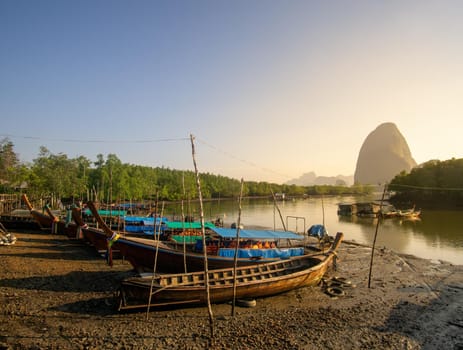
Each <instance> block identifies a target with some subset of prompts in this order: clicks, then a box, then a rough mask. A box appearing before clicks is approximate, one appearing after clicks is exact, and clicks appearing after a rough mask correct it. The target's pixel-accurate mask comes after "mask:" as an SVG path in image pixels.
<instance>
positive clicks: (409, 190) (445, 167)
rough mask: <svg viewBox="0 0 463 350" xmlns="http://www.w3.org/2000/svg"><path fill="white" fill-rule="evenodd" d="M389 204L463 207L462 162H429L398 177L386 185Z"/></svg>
mask: <svg viewBox="0 0 463 350" xmlns="http://www.w3.org/2000/svg"><path fill="white" fill-rule="evenodd" d="M388 188H389V190H390V191H393V193H394V194H393V196H392V197H391V202H393V203H400V204H407V205H410V204H415V205H417V206H419V207H421V208H425V207H426V208H451V207H463V159H455V158H452V159H449V160H446V161H439V160H431V161H428V162H426V163H424V164H422V165H421V166H419V167H416V168H414V169H412V170H411V172H410V173H406V172H402V173H400V174H399V175H397V176H396V177H395V178H394V179H392V181H391V182H390V184H389V186H388Z"/></svg>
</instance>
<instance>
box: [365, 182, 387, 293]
mask: <svg viewBox="0 0 463 350" xmlns="http://www.w3.org/2000/svg"><path fill="white" fill-rule="evenodd" d="M386 191H387V183H386V184H384V190H383V196H382V197H381V202H380V204H379V215H380V214H381V210H382V209H383V201H384V196H385V195H386ZM380 219H381V218H380V217H379V216H378V221H376V230H375V237H374V238H373V246H372V247H371V260H370V272H369V274H368V288H370V283H371V270H372V269H373V256H374V254H375V244H376V237H377V236H378V227H379V220H380Z"/></svg>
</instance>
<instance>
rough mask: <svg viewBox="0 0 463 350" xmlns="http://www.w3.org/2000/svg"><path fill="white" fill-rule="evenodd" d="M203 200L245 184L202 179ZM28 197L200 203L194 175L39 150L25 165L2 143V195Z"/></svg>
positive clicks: (260, 190)
mask: <svg viewBox="0 0 463 350" xmlns="http://www.w3.org/2000/svg"><path fill="white" fill-rule="evenodd" d="M200 179H201V192H202V195H203V198H205V199H214V198H236V197H238V195H239V193H240V188H241V183H240V181H239V180H237V179H232V178H229V177H226V176H222V175H215V174H210V173H201V174H200ZM371 190H372V189H371V187H369V186H361V185H355V186H351V187H348V186H342V185H338V186H328V185H327V186H296V185H285V184H275V183H269V182H255V181H248V182H245V185H244V189H243V191H244V193H243V195H244V196H246V197H258V196H271V194H272V192H273V193H279V192H280V193H285V195H286V196H290V197H291V196H294V197H300V196H306V195H340V194H366V193H370V192H371ZM20 191H25V192H27V193H28V194H29V195H31V196H36V197H42V198H43V197H47V196H55V197H56V198H76V199H82V200H86V199H89V198H91V199H97V200H102V201H105V202H109V201H119V200H144V199H154V198H157V199H160V200H168V201H175V200H181V199H187V198H189V199H194V198H197V197H198V195H197V188H196V180H195V174H194V172H193V171H190V170H176V169H169V168H165V167H147V166H140V165H134V164H127V163H122V162H121V160H120V159H119V158H118V157H117V156H116V155H115V154H108V155H107V156H106V157H105V156H104V155H102V154H98V155H97V157H96V161H93V162H92V161H91V160H89V159H88V158H86V157H84V156H79V157H76V158H69V157H68V156H67V155H66V154H62V153H59V154H53V153H51V152H50V151H49V150H48V149H47V148H46V147H43V146H42V147H40V150H39V154H38V156H37V158H35V159H34V160H33V161H32V163H31V164H23V163H21V162H20V161H19V159H18V156H17V154H16V153H15V152H14V145H13V143H12V142H11V141H9V140H8V139H4V140H2V141H0V192H1V193H17V192H20Z"/></svg>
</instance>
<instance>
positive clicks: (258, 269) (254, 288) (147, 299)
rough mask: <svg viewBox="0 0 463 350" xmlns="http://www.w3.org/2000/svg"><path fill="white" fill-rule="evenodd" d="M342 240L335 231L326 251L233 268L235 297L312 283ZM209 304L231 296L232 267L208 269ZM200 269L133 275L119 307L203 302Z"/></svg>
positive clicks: (262, 294)
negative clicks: (142, 275)
mask: <svg viewBox="0 0 463 350" xmlns="http://www.w3.org/2000/svg"><path fill="white" fill-rule="evenodd" d="M341 240H342V234H338V236H337V237H336V240H335V242H334V243H333V247H332V248H331V249H330V250H329V251H328V252H327V253H318V254H315V255H311V256H300V257H294V258H291V259H288V260H282V261H278V262H272V263H266V264H255V265H251V266H244V267H238V268H237V269H236V298H260V297H266V296H270V295H275V294H280V293H284V292H287V291H290V290H293V289H297V288H301V287H306V286H310V285H316V284H318V283H319V282H320V280H321V279H322V277H323V276H324V275H325V273H326V271H327V269H328V268H329V267H330V266H331V265H332V263H333V260H334V258H335V256H336V253H335V251H336V249H337V247H338V246H339V244H340V242H341ZM208 273H209V294H210V301H211V302H212V303H223V302H227V301H230V300H232V299H233V294H234V292H233V291H234V285H233V280H234V276H235V274H234V269H233V268H227V269H217V270H210V271H209V272H208ZM204 277H205V273H204V272H196V273H184V274H171V275H158V276H155V277H154V279H153V276H152V275H151V276H146V277H133V278H129V279H126V280H124V281H123V282H122V284H121V288H120V300H119V301H120V303H119V310H125V309H135V308H141V307H147V306H148V305H149V306H154V307H156V306H166V305H182V304H206V302H207V299H206V289H205V283H204Z"/></svg>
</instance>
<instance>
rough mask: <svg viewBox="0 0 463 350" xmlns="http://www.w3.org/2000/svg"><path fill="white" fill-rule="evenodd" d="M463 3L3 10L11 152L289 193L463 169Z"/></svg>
mask: <svg viewBox="0 0 463 350" xmlns="http://www.w3.org/2000/svg"><path fill="white" fill-rule="evenodd" d="M462 18H463V2H462V1H459V0H457V1H447V0H439V1H426V0H421V1H418V0H416V1H407V0H400V1H394V0H392V1H390V0H388V1H375V0H369V1H355V0H354V1H334V0H333V1H330V0H328V1H311V0H303V1H298V0H289V1H287V0H285V1H283V0H281V1H280V0H269V1H264V0H251V1H250V0H233V1H225V0H223V1H221V0H219V1H217V0H210V1H205V0H194V1H187V0H185V1H178V0H166V1H156V0H149V1H148V0H146V1H144V0H143V1H142V0H135V1H119V0H79V1H70V0H56V1H50V0H40V1H36V0H29V1H26V0H1V1H0V50H1V54H0V120H1V124H0V140H1V139H4V138H8V139H9V140H10V141H12V142H13V144H14V150H15V151H16V153H17V154H18V156H19V158H20V160H21V161H23V162H31V161H33V159H35V158H37V156H38V154H39V151H40V147H41V146H44V147H46V148H47V149H48V150H49V151H50V152H51V153H53V154H60V153H63V154H66V155H67V156H68V157H70V158H74V157H78V156H82V155H83V156H85V157H87V158H89V159H90V160H91V161H96V159H97V155H98V154H102V155H104V156H105V157H106V156H107V155H108V154H115V155H116V156H117V157H118V158H119V159H120V160H121V161H122V162H124V163H130V164H139V165H146V166H153V167H157V166H162V167H167V168H171V169H179V170H194V167H193V161H192V145H191V140H190V135H193V136H194V146H195V158H196V162H197V166H198V170H199V171H200V172H209V173H212V174H217V175H224V176H229V177H232V178H236V179H241V178H243V179H244V180H246V181H270V182H276V183H284V182H286V181H288V180H291V179H293V178H297V177H299V176H301V175H302V174H304V173H307V172H311V171H314V172H315V173H316V174H317V175H319V176H336V175H353V174H354V172H355V166H356V162H357V157H358V153H359V151H360V148H361V146H362V144H363V142H364V141H365V139H366V137H367V136H368V135H369V133H370V132H372V131H373V130H374V129H376V127H378V126H379V125H380V124H382V123H385V122H392V123H395V124H396V126H397V127H398V129H399V131H400V132H401V133H402V135H403V136H404V137H405V139H406V140H407V143H408V146H409V147H410V150H411V153H412V156H413V158H414V159H415V160H416V162H417V163H422V162H425V161H428V160H431V159H440V160H446V159H450V158H453V157H454V158H463V138H462V136H461V133H462V130H463V118H462V116H463V44H462V33H463V21H462V20H461V19H462Z"/></svg>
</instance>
